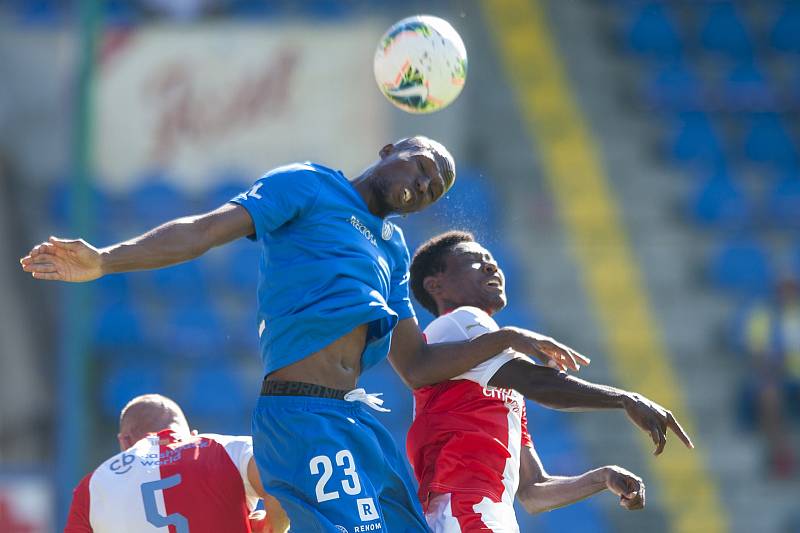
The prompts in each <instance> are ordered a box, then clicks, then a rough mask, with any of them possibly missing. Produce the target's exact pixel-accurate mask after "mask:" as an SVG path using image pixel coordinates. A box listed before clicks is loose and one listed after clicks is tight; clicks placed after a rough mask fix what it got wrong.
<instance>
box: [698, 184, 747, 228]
mask: <svg viewBox="0 0 800 533" xmlns="http://www.w3.org/2000/svg"><path fill="white" fill-rule="evenodd" d="M687 211H688V214H689V217H690V219H691V220H692V221H693V222H694V223H696V224H699V225H701V226H709V227H717V228H742V227H745V226H747V225H748V222H749V221H750V219H751V217H752V216H753V209H752V207H751V205H750V202H749V201H748V198H747V195H746V193H745V192H744V191H743V190H742V188H741V187H740V186H739V184H738V183H736V182H735V181H734V180H733V179H732V178H731V177H730V176H728V175H727V174H725V173H724V172H720V173H717V174H714V175H712V176H711V177H710V178H709V179H707V180H705V181H702V182H699V183H697V185H696V188H695V190H694V191H691V193H690V196H689V201H688V204H687Z"/></svg>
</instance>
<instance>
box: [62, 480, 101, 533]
mask: <svg viewBox="0 0 800 533" xmlns="http://www.w3.org/2000/svg"><path fill="white" fill-rule="evenodd" d="M93 473H94V472H90V473H89V474H87V475H86V476H84V478H83V479H82V480H81V482H80V483H78V486H77V487H75V490H74V491H73V492H72V504H71V505H70V507H69V515H68V516H67V525H66V526H65V527H64V533H92V524H91V522H90V521H89V481H91V479H92V474H93Z"/></svg>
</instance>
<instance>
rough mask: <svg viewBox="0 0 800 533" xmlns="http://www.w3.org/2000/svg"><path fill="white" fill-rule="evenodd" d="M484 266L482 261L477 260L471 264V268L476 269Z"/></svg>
mask: <svg viewBox="0 0 800 533" xmlns="http://www.w3.org/2000/svg"><path fill="white" fill-rule="evenodd" d="M482 266H483V265H481V262H480V261H477V262H475V263H472V264H471V265H470V268H474V269H475V270H480V269H481V267H482Z"/></svg>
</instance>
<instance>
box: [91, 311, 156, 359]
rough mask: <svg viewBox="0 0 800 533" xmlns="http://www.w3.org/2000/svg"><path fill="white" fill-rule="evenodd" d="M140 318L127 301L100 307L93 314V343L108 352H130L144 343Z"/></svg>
mask: <svg viewBox="0 0 800 533" xmlns="http://www.w3.org/2000/svg"><path fill="white" fill-rule="evenodd" d="M143 331H144V330H143V328H142V318H141V315H140V313H139V312H138V310H137V309H136V308H135V307H133V306H131V305H129V304H128V303H127V302H116V303H115V304H113V305H107V306H105V307H101V308H100V309H98V310H97V311H96V314H95V325H94V337H93V343H94V345H95V346H96V347H97V348H99V349H100V350H102V351H104V352H108V353H113V352H117V351H118V352H120V353H122V352H130V351H131V350H135V349H138V348H141V347H142V346H144V344H145V338H144V334H143Z"/></svg>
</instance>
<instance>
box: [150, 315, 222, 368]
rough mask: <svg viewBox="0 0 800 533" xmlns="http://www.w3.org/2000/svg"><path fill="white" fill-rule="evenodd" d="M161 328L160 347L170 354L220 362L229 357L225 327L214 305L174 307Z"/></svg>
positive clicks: (159, 335)
mask: <svg viewBox="0 0 800 533" xmlns="http://www.w3.org/2000/svg"><path fill="white" fill-rule="evenodd" d="M160 326H161V327H160V330H159V334H158V339H159V341H160V343H159V344H160V348H161V351H163V352H165V353H167V354H170V355H172V356H174V357H177V358H181V359H183V358H187V359H218V358H220V357H224V356H225V355H226V354H225V353H224V348H225V338H224V336H223V333H222V323H221V322H220V319H219V316H218V315H217V311H216V309H215V308H214V307H213V306H211V305H197V304H192V303H190V304H188V305H181V304H176V305H173V306H171V307H170V308H169V309H167V311H166V318H165V320H164V322H163V323H162V324H161V325H160Z"/></svg>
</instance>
